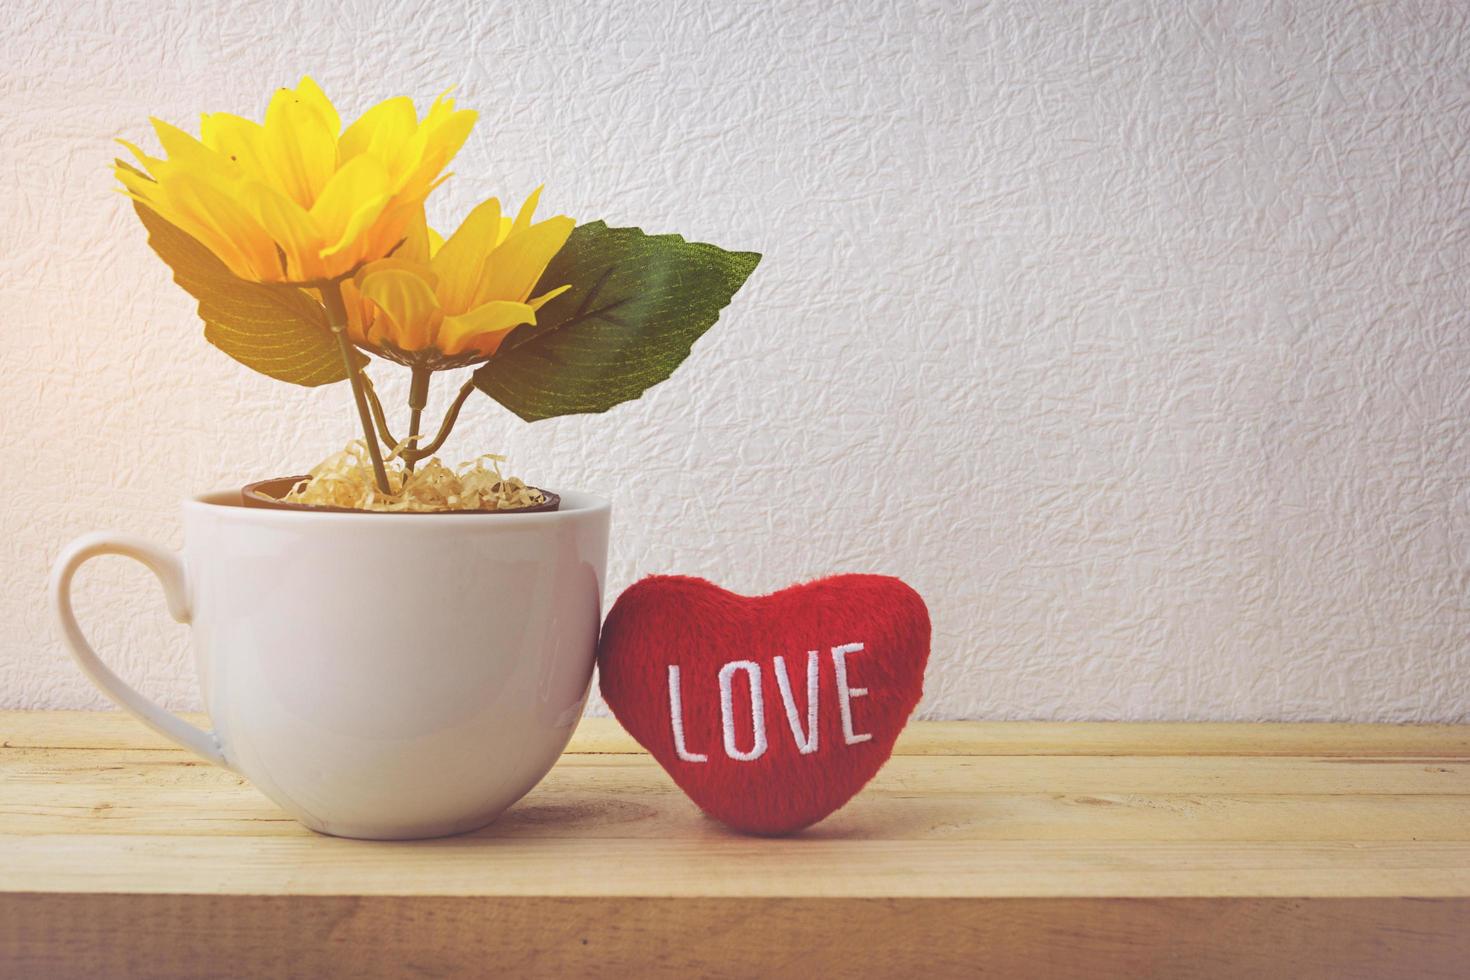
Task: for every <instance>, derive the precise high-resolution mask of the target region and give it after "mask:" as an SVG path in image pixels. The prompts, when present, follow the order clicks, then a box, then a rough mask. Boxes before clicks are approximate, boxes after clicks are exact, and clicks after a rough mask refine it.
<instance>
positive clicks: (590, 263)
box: [474, 221, 761, 422]
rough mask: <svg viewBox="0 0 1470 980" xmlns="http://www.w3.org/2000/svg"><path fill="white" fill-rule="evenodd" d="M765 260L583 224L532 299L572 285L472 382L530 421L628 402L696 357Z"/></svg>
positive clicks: (672, 238) (510, 340)
mask: <svg viewBox="0 0 1470 980" xmlns="http://www.w3.org/2000/svg"><path fill="white" fill-rule="evenodd" d="M760 258H761V257H760V256H759V255H758V254H756V253H755V252H726V251H725V250H724V249H721V248H716V247H715V246H713V245H705V244H703V243H701V242H686V241H685V240H684V239H683V238H681V237H680V236H678V235H645V234H644V233H643V232H642V231H640V230H639V229H637V228H609V227H608V226H607V225H606V224H605V223H603V222H601V221H594V222H591V223H590V224H585V225H580V226H578V227H577V228H576V229H575V230H574V231H573V232H572V235H571V237H570V238H568V239H567V243H566V244H565V245H563V246H562V249H561V251H560V252H558V253H557V254H556V257H555V258H553V259H552V260H551V264H550V265H548V266H547V267H546V271H545V273H543V274H542V276H541V281H540V283H539V284H538V285H537V287H536V289H535V290H534V291H533V293H532V295H535V294H536V293H540V292H545V291H547V290H550V289H554V288H556V287H557V286H560V285H563V284H565V283H571V284H572V288H571V289H569V290H568V291H567V292H565V293H563V294H561V295H560V296H558V297H556V298H555V299H553V300H551V301H550V302H549V303H547V304H546V305H545V306H543V307H542V308H541V309H540V310H539V311H538V312H537V315H536V321H537V322H536V323H535V324H527V325H525V326H521V327H517V328H516V329H515V332H514V333H512V334H511V335H510V336H509V337H507V338H506V340H505V343H504V344H502V345H501V347H500V350H499V351H497V352H496V354H495V356H494V357H493V358H491V359H490V360H489V361H487V362H485V365H484V366H483V367H481V368H480V369H479V370H478V371H476V372H475V375H474V380H475V384H476V386H478V387H479V389H480V390H481V391H483V392H485V393H486V394H487V395H489V396H490V397H491V398H494V399H495V400H496V401H498V402H500V403H501V404H502V405H504V406H505V407H506V408H508V409H510V410H511V411H512V412H515V413H516V414H517V415H519V416H520V417H521V418H523V419H525V420H526V421H528V422H534V421H536V420H537V419H549V418H554V417H555V416H558V415H574V414H577V413H580V412H605V411H607V410H608V409H609V408H612V407H613V406H614V405H618V404H621V403H623V402H626V401H631V400H632V399H634V398H637V397H638V396H639V395H641V394H643V393H644V392H645V391H647V390H648V389H649V388H651V387H652V386H654V385H656V384H658V383H659V382H660V381H663V380H664V379H665V378H667V377H668V376H669V375H670V374H672V373H673V372H674V368H676V367H678V366H679V364H680V363H681V362H683V360H684V359H685V358H686V357H688V356H689V350H690V348H691V347H692V346H693V344H694V342H695V341H696V340H698V339H699V338H700V336H702V335H703V334H704V332H705V331H706V330H708V329H709V328H710V327H711V326H713V325H714V322H715V320H716V319H718V318H719V315H720V310H722V309H724V308H725V307H726V306H727V305H729V302H730V299H731V297H733V296H734V295H735V291H736V290H738V289H739V288H740V287H741V285H742V284H744V282H745V280H746V279H747V278H749V276H750V274H751V272H753V271H754V270H755V267H756V263H758V262H759V261H760Z"/></svg>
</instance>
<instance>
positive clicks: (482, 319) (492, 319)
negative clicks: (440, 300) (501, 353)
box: [435, 301, 536, 356]
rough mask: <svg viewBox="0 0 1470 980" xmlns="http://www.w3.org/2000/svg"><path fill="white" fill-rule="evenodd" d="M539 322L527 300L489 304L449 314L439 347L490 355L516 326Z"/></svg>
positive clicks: (458, 352) (440, 333) (447, 352)
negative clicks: (454, 314) (465, 311)
mask: <svg viewBox="0 0 1470 980" xmlns="http://www.w3.org/2000/svg"><path fill="white" fill-rule="evenodd" d="M535 322H536V311H535V310H533V309H531V307H530V306H528V305H526V304H525V303H509V302H505V301H496V302H492V303H486V304H484V305H483V306H477V307H475V308H474V309H473V310H470V311H469V312H468V313H461V314H459V315H458V316H446V317H445V318H444V323H443V325H442V326H441V327H440V328H439V338H438V343H437V344H436V345H435V346H436V347H438V348H439V350H441V351H443V352H444V353H445V354H449V355H454V354H462V353H464V352H466V351H475V352H476V353H479V354H484V355H486V356H489V355H491V354H494V353H495V351H496V349H497V348H499V347H500V344H501V342H502V341H504V340H505V338H506V337H507V336H509V335H510V332H511V331H512V330H514V329H515V328H516V327H518V326H520V325H521V324H523V323H535Z"/></svg>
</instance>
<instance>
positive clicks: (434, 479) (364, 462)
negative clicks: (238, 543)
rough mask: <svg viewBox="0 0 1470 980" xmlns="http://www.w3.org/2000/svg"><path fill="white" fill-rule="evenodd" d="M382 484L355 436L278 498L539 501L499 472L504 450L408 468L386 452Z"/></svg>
mask: <svg viewBox="0 0 1470 980" xmlns="http://www.w3.org/2000/svg"><path fill="white" fill-rule="evenodd" d="M387 462H388V486H389V487H390V488H391V489H392V491H393V492H392V493H391V494H389V495H387V496H384V495H383V493H382V492H381V491H380V490H378V487H377V484H376V483H375V482H374V479H373V466H372V460H371V459H370V458H369V457H368V452H367V445H366V443H364V442H363V441H362V440H361V439H357V440H354V441H353V442H350V443H348V444H347V448H346V449H344V450H342V451H341V452H339V453H333V454H332V455H331V456H328V457H327V458H326V459H324V460H322V462H320V463H318V464H317V465H316V466H315V467H314V468H313V469H312V471H311V473H310V474H308V475H307V477H306V479H304V480H302V481H301V482H299V483H297V484H296V486H294V487H292V488H291V492H290V493H288V494H286V496H285V497H283V498H281V499H283V500H284V501H286V502H287V503H292V504H313V505H317V506H327V507H346V508H350V509H352V510H377V511H403V512H406V513H425V512H432V511H454V510H518V509H520V508H522V507H534V506H535V505H537V504H540V503H544V502H545V500H546V498H545V497H544V496H543V495H542V494H541V492H540V491H539V490H536V489H534V488H532V487H528V486H526V484H525V483H523V482H522V481H521V480H519V479H517V478H516V477H513V476H511V477H508V476H505V475H504V474H502V473H501V472H500V464H501V463H503V462H505V457H504V456H497V455H495V454H494V453H486V454H485V455H483V456H480V457H478V458H476V459H473V460H471V461H470V462H468V463H461V464H460V465H459V466H457V467H455V468H454V469H450V468H449V467H448V466H445V465H444V464H443V463H441V462H440V461H439V458H438V457H437V456H436V457H434V458H433V459H430V460H428V461H427V462H425V463H422V464H420V465H419V466H418V467H417V468H416V469H415V470H414V471H413V472H412V473H410V472H408V470H407V469H406V468H405V467H404V466H403V465H402V463H399V462H398V460H397V453H396V452H395V453H394V454H393V455H391V456H389V457H388V460H387Z"/></svg>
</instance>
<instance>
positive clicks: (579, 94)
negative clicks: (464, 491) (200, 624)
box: [0, 0, 1470, 721]
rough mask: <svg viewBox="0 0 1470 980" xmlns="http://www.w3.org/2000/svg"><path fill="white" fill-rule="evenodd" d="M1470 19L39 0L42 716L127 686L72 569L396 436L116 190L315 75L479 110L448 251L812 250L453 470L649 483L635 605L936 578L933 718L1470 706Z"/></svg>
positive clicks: (14, 320) (164, 646)
mask: <svg viewBox="0 0 1470 980" xmlns="http://www.w3.org/2000/svg"><path fill="white" fill-rule="evenodd" d="M170 6H172V7H173V9H171V10H170V9H169V7H170ZM328 6H330V7H331V10H330V12H329V13H328V12H325V9H324V8H326V7H328ZM1457 6H1459V5H1456V4H1451V3H1448V2H1444V3H1424V4H1381V3H1373V4H1369V3H1352V2H1327V3H1318V4H1311V3H1306V2H1301V3H1228V4H1218V5H1217V4H1213V3H1194V4H1191V3H1180V2H1174V0H1153V2H1139V3H1097V4H1091V5H1087V6H1073V5H1071V4H1062V3H1052V2H1039V3H1029V4H1028V3H1005V4H999V3H998V4H994V5H988V4H979V3H964V2H958V0H947V2H929V3H901V4H894V5H889V4H885V3H878V2H862V0H854V2H847V3H835V4H834V3H830V2H827V0H821V2H812V3H804V2H796V0H790V2H738V0H736V2H732V0H726V2H721V3H718V4H704V3H702V2H699V0H663V2H652V3H645V4H637V5H635V4H617V5H613V4H602V3H593V2H584V3H556V4H551V5H543V4H541V3H523V4H512V3H505V2H483V0H475V2H439V3H424V2H406V3H398V4H392V3H363V4H360V5H358V4H353V3H339V4H332V5H326V4H314V3H305V2H300V3H292V2H284V0H277V2H266V3H259V2H239V0H235V2H229V3H217V2H196V3H188V4H174V5H169V4H164V3H153V2H150V3H135V4H110V3H109V4H99V5H95V6H92V5H84V4H78V3H68V2H66V0H14V2H13V3H11V4H10V5H9V7H8V8H7V12H6V19H7V21H8V22H9V23H8V29H7V32H6V35H5V37H4V38H3V40H0V132H3V133H4V149H3V156H0V160H3V166H4V173H3V181H4V189H5V193H4V195H3V196H0V209H3V211H0V311H3V322H0V357H3V371H0V385H3V388H0V426H3V435H4V456H3V459H4V465H3V466H0V474H3V476H0V482H3V485H4V495H3V497H0V558H3V562H0V576H3V578H0V704H3V705H8V706H19V707H33V706H34V707H41V706H57V707H79V706H97V705H100V704H101V703H102V702H101V701H100V699H99V698H98V697H97V696H95V695H94V694H93V693H92V691H91V689H90V688H89V687H88V685H87V684H86V682H85V681H84V680H83V679H82V677H81V674H80V673H79V671H78V670H77V669H76V668H75V667H73V666H72V664H71V663H70V662H69V661H68V660H67V659H66V658H65V656H64V654H63V653H62V651H61V649H60V647H59V645H58V643H57V641H56V639H55V636H54V634H53V630H52V624H51V622H50V620H49V616H48V614H47V612H46V610H45V606H44V603H43V582H44V579H45V573H46V568H47V565H48V563H49V561H50V559H51V557H52V556H53V555H54V554H55V553H56V551H57V550H58V549H59V548H60V546H61V545H62V543H63V542H65V541H66V540H67V539H69V538H70V537H72V536H73V535H75V534H77V533H79V532H82V531H84V530H89V529H93V528H98V527H106V528H114V529H119V530H127V531H132V532H136V533H141V534H144V535H149V536H154V537H157V538H161V539H164V540H166V541H169V542H177V540H178V515H177V512H176V500H177V498H179V497H180V496H181V495H182V494H184V493H185V492H194V491H198V490H203V489H208V488H214V487H218V486H222V485H227V484H234V485H238V484H239V483H241V482H242V481H243V480H244V479H245V478H247V477H257V476H262V475H266V474H273V473H277V472H281V471H296V470H299V469H301V468H303V467H304V466H306V465H309V464H310V463H312V462H314V461H315V460H316V459H317V458H318V457H320V456H322V455H324V454H325V453H327V452H328V451H329V450H332V449H334V448H336V447H337V446H339V445H340V444H342V443H343V442H345V441H346V440H347V439H348V438H349V437H350V436H351V435H352V434H353V431H352V425H351V423H352V416H351V414H350V412H349V405H348V395H347V392H346V390H345V389H341V388H334V389H327V390H324V391H318V392H307V391H303V390H300V389H294V388H290V387H286V386H282V385H278V384H275V383H273V382H270V381H268V380H266V379H264V378H260V377H258V376H255V375H251V374H249V373H247V372H246V371H244V370H242V369H240V368H238V367H237V366H236V365H235V364H234V363H233V362H231V361H229V360H228V359H226V358H225V357H224V356H223V355H222V354H219V353H218V352H216V351H215V350H214V349H212V348H210V347H209V346H207V345H206V344H205V343H204V341H203V339H202V338H201V336H200V327H199V324H198V323H197V322H196V320H195V319H194V317H193V314H192V306H191V303H190V301H189V300H188V299H187V298H186V297H185V296H184V295H183V294H182V293H181V292H179V291H178V290H177V289H175V288H174V287H173V286H172V285H171V284H170V283H169V281H168V276H167V274H166V272H165V270H164V269H163V268H162V267H161V266H160V265H159V263H157V261H156V260H155V259H154V258H153V257H152V255H151V254H150V253H149V252H148V250H147V248H146V247H145V245H144V239H143V234H142V232H141V230H140V229H139V227H138V226H137V225H136V222H135V221H134V219H133V217H132V215H131V214H130V213H129V210H128V208H127V206H126V202H125V201H124V200H123V199H121V198H120V197H117V196H115V195H114V194H113V193H112V191H111V179H110V176H109V172H108V162H109V161H110V159H111V157H112V155H113V153H114V146H113V145H112V144H111V142H110V141H111V140H112V139H113V138H114V137H117V136H125V137H129V138H133V139H139V138H143V137H145V136H146V135H147V132H146V117H147V115H148V114H150V113H155V114H157V115H160V116H162V117H164V118H167V119H171V120H176V121H179V122H183V123H185V124H192V120H194V119H195V117H196V114H197V113H198V112H199V111H200V110H202V109H206V108H207V109H227V110H233V111H237V112H247V113H252V114H254V113H258V112H260V111H261V110H262V109H263V107H264V102H265V99H266V97H267V94H268V92H269V91H270V89H271V88H273V87H274V86H276V85H279V84H282V83H286V82H292V81H294V80H295V79H296V77H297V76H298V75H299V74H300V73H301V72H303V71H309V72H311V73H313V74H315V75H316V76H317V77H318V78H319V79H320V80H321V82H322V83H323V84H324V86H325V87H326V88H327V90H328V91H329V92H330V93H332V94H333V95H334V96H335V97H337V98H338V100H339V102H340V103H343V104H344V105H343V109H344V114H349V113H355V112H357V111H359V110H360V109H362V108H363V107H365V106H366V105H367V104H369V103H370V102H371V101H376V100H377V99H379V98H382V97H385V96H388V95H392V94H397V93H402V92H407V93H414V94H416V95H418V96H421V97H424V98H428V97H431V96H432V95H433V94H434V93H436V92H437V91H439V90H440V89H442V88H444V87H446V86H449V85H457V86H458V87H459V95H460V97H461V98H462V99H463V101H465V102H466V103H468V104H470V105H473V106H475V107H478V108H479V110H480V111H481V113H482V114H483V115H482V122H481V124H480V127H479V128H478V130H477V131H476V133H475V134H474V135H473V136H472V138H471V140H470V142H469V144H468V146H467V147H466V149H465V151H464V152H463V153H462V154H461V155H460V158H459V160H458V163H457V164H456V166H455V168H454V169H455V170H456V172H457V174H458V176H457V177H456V178H455V179H454V180H453V181H451V183H450V185H449V186H448V188H447V192H446V193H444V194H443V196H442V197H441V198H440V199H439V200H438V202H437V205H436V207H437V209H438V212H437V214H438V217H439V219H440V220H441V221H442V220H444V219H447V218H457V217H458V216H459V214H461V213H462V211H463V209H464V208H465V207H466V206H467V205H468V204H469V203H470V202H471V201H473V200H475V199H478V198H479V197H481V196H485V195H488V194H491V193H499V194H502V195H504V196H507V197H510V198H513V199H517V200H518V199H519V198H520V197H521V196H522V195H523V194H524V193H526V192H527V191H529V190H530V189H531V188H532V187H533V186H534V185H535V184H536V183H538V182H540V181H546V182H547V185H548V188H547V192H546V196H545V198H544V200H545V201H546V202H547V203H548V204H549V205H550V206H551V207H553V208H556V209H558V210H561V211H564V212H566V213H569V214H572V215H574V216H577V217H579V218H584V219H588V218H593V217H605V218H607V219H608V220H609V221H611V222H612V223H629V224H633V223H636V224H641V225H643V226H644V227H646V228H648V229H650V230H678V231H681V232H683V233H685V234H687V235H689V236H690V237H693V238H699V239H705V240H710V241H714V242H717V243H720V244H724V245H727V246H730V247H734V248H750V249H757V250H759V251H762V252H764V253H765V255H766V259H765V261H764V263H763V264H762V265H761V267H760V269H759V270H758V271H757V273H756V276H755V278H754V280H753V281H752V283H751V285H750V286H749V287H748V288H747V290H746V291H745V292H744V293H742V294H741V295H740V296H739V298H738V299H737V301H736V304H735V306H734V307H733V308H732V309H731V310H730V311H729V312H728V314H727V315H726V317H725V318H724V320H723V321H722V322H721V323H720V324H719V325H718V326H717V327H716V328H715V329H714V330H713V331H712V333H711V334H709V335H708V336H707V337H706V338H705V339H704V340H703V341H701V342H700V343H699V344H698V345H697V346H696V348H695V352H694V356H693V357H692V358H691V360H690V361H689V362H688V363H687V364H686V366H685V368H684V369H683V370H682V372H681V373H679V374H678V375H676V377H675V378H674V380H672V381H670V382H668V383H667V384H665V385H663V386H662V387H660V388H658V389H656V390H655V391H654V392H653V393H652V394H651V395H650V396H649V397H646V398H645V399H644V400H642V401H641V402H637V403H634V404H631V405H626V406H623V407H621V408H619V409H617V410H615V411H614V412H612V413H611V414H609V415H605V416H589V417H579V418H571V419H563V420H557V421H550V422H542V423H537V424H536V425H534V426H526V425H523V424H522V423H520V422H518V421H517V420H516V419H514V418H513V417H512V416H510V415H509V414H508V413H506V412H504V411H503V410H501V409H499V408H498V407H497V406H495V405H494V404H493V403H490V402H489V401H488V400H486V401H478V400H477V401H476V402H474V403H472V406H471V409H470V411H469V412H468V419H467V422H466V423H465V424H463V425H462V427H461V430H460V432H459V434H458V436H457V438H456V441H455V443H454V444H453V448H455V449H457V450H459V451H460V452H461V453H462V454H463V455H471V454H473V453H476V452H480V451H485V450H492V449H498V450H505V451H509V452H510V454H511V455H512V458H513V461H514V463H515V465H516V468H517V469H518V470H519V471H520V472H521V473H522V474H524V475H525V476H526V477H528V478H529V479H531V480H533V481H535V482H542V483H545V484H547V485H550V486H553V487H556V486H575V487H581V488H585V489H588V490H593V491H597V492H600V493H603V494H606V495H608V496H610V497H612V498H613V499H614V501H615V503H616V520H615V523H616V528H615V534H614V558H613V565H612V569H611V581H610V583H609V586H610V587H609V597H611V596H614V595H616V594H617V592H618V591H619V590H620V589H621V588H622V587H623V586H625V585H626V584H628V583H629V582H630V581H632V580H633V579H634V578H636V577H637V576H640V575H643V574H646V573H651V572H670V571H676V572H686V573H693V574H701V575H706V576H709V577H710V578H713V579H715V580H717V581H720V582H723V583H726V584H728V585H729V586H731V587H733V588H736V589H739V590H745V591H764V590H769V589H772V588H775V587H778V586H781V585H783V584H786V583H788V582H791V581H795V580H801V579H805V578H808V577H811V576H816V575H820V574H823V573H826V572H832V571H841V570H871V571H883V572H890V573H894V574H898V575H901V576H904V577H906V578H907V579H908V580H909V581H910V582H911V583H913V584H914V585H915V586H916V587H917V588H918V589H919V591H920V592H922V593H923V594H924V595H925V596H926V597H927V598H928V600H929V603H930V606H931V609H932V612H933V616H934V622H935V626H936V632H935V649H934V659H933V663H932V666H931V672H930V677H929V686H928V697H927V700H926V702H925V705H924V708H923V710H924V712H925V713H926V714H927V715H928V716H931V717H994V718H1030V717H1038V718H1194V719H1198V718H1216V719H1256V718H1285V719H1309V718H1310V719H1328V718H1331V719H1394V720H1420V721H1424V720H1439V721H1455V720H1459V721H1465V720H1470V597H1467V596H1470V526H1467V504H1470V487H1467V476H1470V443H1467V423H1470V329H1467V314H1466V310H1467V309H1470V262H1467V258H1470V251H1467V248H1470V224H1467V190H1470V146H1467V141H1470V25H1467V23H1466V19H1465V14H1464V11H1463V9H1460V10H1456V9H1455V8H1456V7H1457ZM379 373H380V374H381V373H382V372H381V371H380V372H379ZM390 392H391V395H392V397H393V399H394V400H397V399H398V398H400V397H401V395H402V391H401V389H400V388H398V387H393V386H390ZM441 394H442V392H441ZM441 403H442V402H441ZM111 561H112V562H115V564H107V563H104V564H103V565H102V567H100V568H98V569H97V571H95V572H92V573H88V574H86V575H84V577H83V580H82V583H81V584H82V588H83V590H84V592H85V596H84V599H83V601H82V603H81V606H82V610H83V612H84V613H85V614H86V615H87V616H88V617H89V618H90V620H91V621H92V622H93V623H95V624H96V625H94V626H93V630H94V633H95V635H96V637H97V641H98V645H99V646H101V647H102V648H104V650H105V651H106V654H107V656H108V657H109V658H110V659H111V660H112V662H113V663H115V664H117V665H119V667H120V668H121V670H122V671H123V672H124V673H126V674H127V675H128V676H130V677H131V678H133V679H135V680H137V681H138V682H139V683H140V684H141V685H142V686H143V687H144V689H145V690H147V691H149V692H151V693H154V694H156V695H158V696H160V697H161V698H163V699H165V700H166V701H167V702H168V703H169V704H171V705H174V706H179V707H185V706H190V705H193V704H196V703H197V700H196V696H195V693H194V688H193V680H192V676H191V673H192V668H191V665H190V663H189V660H188V657H187V653H186V650H187V647H186V641H185V638H184V636H183V635H182V630H181V629H179V628H178V627H175V626H174V625H173V624H172V623H171V622H170V621H169V620H168V619H167V617H166V615H165V614H164V612H163V608H162V603H161V602H160V600H159V598H158V594H157V590H156V588H155V586H154V585H153V583H152V582H151V580H149V579H148V576H147V573H146V572H144V571H142V570H141V569H137V568H135V567H132V566H127V565H126V564H125V563H123V562H122V561H121V560H116V559H114V560H111Z"/></svg>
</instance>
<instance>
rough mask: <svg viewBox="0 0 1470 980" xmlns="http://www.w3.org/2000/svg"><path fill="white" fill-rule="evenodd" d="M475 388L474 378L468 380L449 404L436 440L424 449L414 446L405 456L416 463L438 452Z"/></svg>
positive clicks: (435, 437)
mask: <svg viewBox="0 0 1470 980" xmlns="http://www.w3.org/2000/svg"><path fill="white" fill-rule="evenodd" d="M474 390H475V382H474V379H473V378H472V379H470V380H469V381H466V382H465V383H464V387H462V388H460V389H459V394H457V395H455V396H454V402H453V404H451V405H450V406H449V411H447V412H445V413H444V421H443V422H441V423H439V433H438V434H437V435H435V436H434V441H433V442H431V443H429V444H428V445H427V446H425V447H423V448H422V449H420V448H419V447H418V446H414V447H413V449H411V450H410V451H409V453H407V454H406V455H405V458H406V459H411V460H413V461H414V462H415V463H416V462H418V461H419V460H421V459H427V458H428V457H430V456H432V455H434V454H435V453H436V452H438V451H439V447H440V446H442V445H444V440H445V439H448V438H449V432H450V430H451V429H453V428H454V423H455V422H456V421H458V420H459V410H460V409H461V408H463V407H464V403H465V399H466V398H468V397H470V392H472V391H474Z"/></svg>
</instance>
